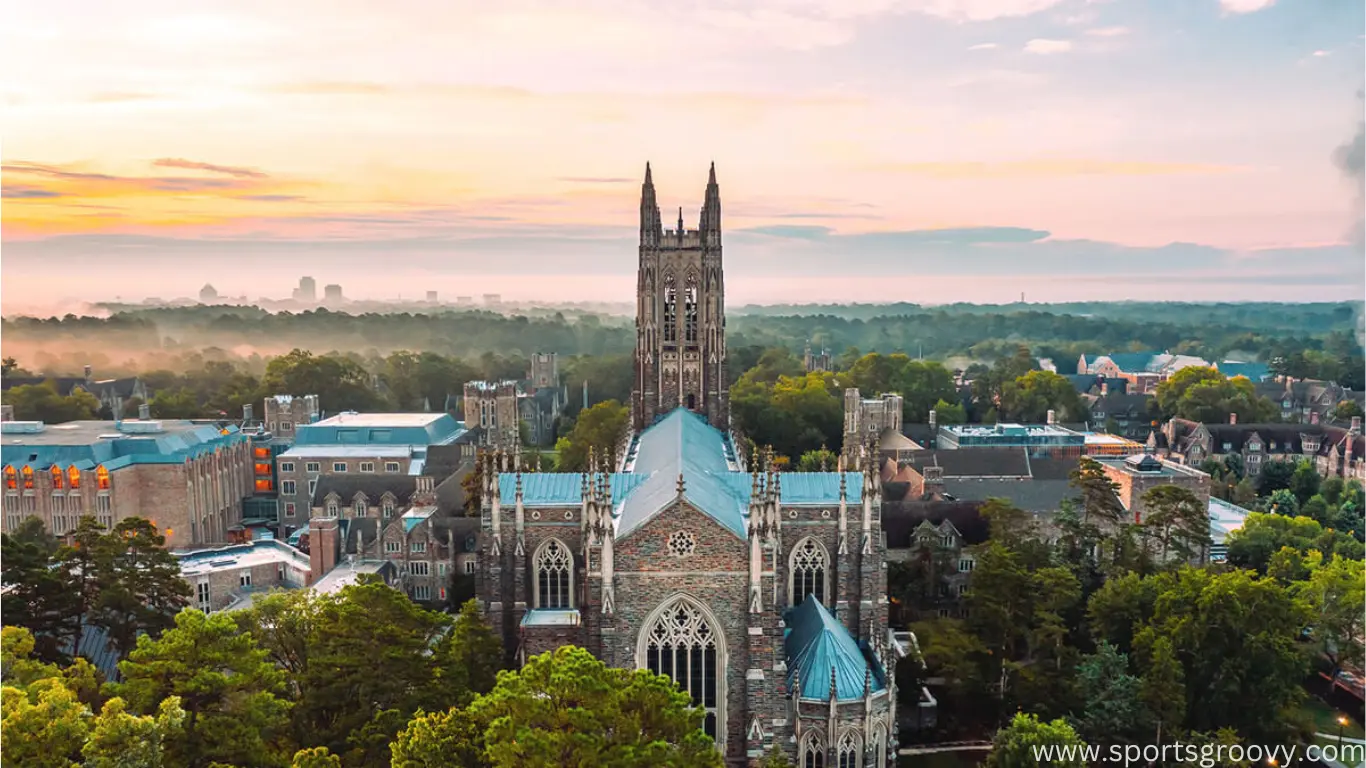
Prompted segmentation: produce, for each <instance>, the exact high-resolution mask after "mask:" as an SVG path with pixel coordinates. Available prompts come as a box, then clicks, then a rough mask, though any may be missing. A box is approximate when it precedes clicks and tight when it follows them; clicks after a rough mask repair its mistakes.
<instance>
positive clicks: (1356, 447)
mask: <svg viewBox="0 0 1366 768" xmlns="http://www.w3.org/2000/svg"><path fill="white" fill-rule="evenodd" d="M1199 427H1200V423H1199V422H1195V421H1189V420H1187V419H1172V420H1171V421H1170V422H1168V424H1167V429H1168V430H1170V432H1171V437H1173V438H1175V439H1174V440H1170V439H1169V441H1168V442H1169V443H1170V448H1171V450H1173V451H1175V452H1177V453H1180V454H1182V455H1184V454H1186V453H1187V452H1189V450H1190V448H1191V446H1192V444H1193V443H1194V439H1193V436H1194V434H1195V432H1196V430H1197V429H1198V428H1199ZM1204 427H1205V429H1206V431H1208V432H1209V435H1210V447H1211V450H1212V452H1213V453H1219V454H1224V453H1242V452H1243V446H1244V445H1245V444H1246V443H1247V442H1248V441H1250V440H1251V439H1252V437H1253V436H1254V435H1255V436H1257V437H1258V438H1260V440H1261V443H1262V450H1261V452H1262V453H1263V454H1265V455H1269V456H1272V457H1279V456H1282V455H1287V454H1289V455H1294V456H1299V455H1301V454H1302V453H1303V446H1304V437H1305V436H1306V435H1309V436H1316V437H1318V438H1319V440H1320V442H1319V450H1318V451H1317V452H1316V454H1317V455H1329V454H1331V453H1333V452H1336V453H1338V454H1343V453H1345V452H1346V447H1347V439H1348V437H1349V432H1348V430H1347V429H1345V428H1343V427H1339V426H1332V425H1323V424H1286V423H1271V424H1205V425H1204ZM1272 442H1275V444H1276V445H1275V447H1274V448H1273V447H1272V446H1271V443H1272ZM1224 443H1228V444H1229V448H1228V449H1227V450H1225V449H1224ZM1364 452H1366V439H1363V436H1362V435H1356V436H1355V438H1354V441H1353V443H1352V455H1354V456H1362V455H1366V453H1364Z"/></svg>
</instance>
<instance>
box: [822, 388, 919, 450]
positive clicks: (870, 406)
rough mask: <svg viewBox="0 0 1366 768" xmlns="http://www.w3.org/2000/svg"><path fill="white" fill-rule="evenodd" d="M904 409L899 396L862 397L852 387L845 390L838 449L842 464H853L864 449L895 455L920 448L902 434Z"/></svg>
mask: <svg viewBox="0 0 1366 768" xmlns="http://www.w3.org/2000/svg"><path fill="white" fill-rule="evenodd" d="M904 411H905V402H904V401H903V400H902V398H901V395H898V394H895V393H892V392H888V393H884V394H882V395H881V396H879V397H863V396H862V395H861V394H860V393H859V391H858V389H856V388H854V387H850V388H849V389H846V390H844V444H843V447H842V449H841V451H840V455H841V457H842V458H843V460H844V466H846V467H852V466H854V464H855V463H856V462H857V461H858V458H859V456H861V455H862V454H863V453H864V452H865V451H866V452H869V453H872V454H874V455H881V456H890V457H892V458H897V457H898V456H899V455H900V454H901V453H903V452H906V451H914V450H916V449H918V448H920V446H919V445H918V444H917V443H916V442H915V441H913V440H911V439H910V438H908V437H906V436H905V435H903V434H901V423H902V419H903V417H904Z"/></svg>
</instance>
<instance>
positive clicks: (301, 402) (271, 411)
mask: <svg viewBox="0 0 1366 768" xmlns="http://www.w3.org/2000/svg"><path fill="white" fill-rule="evenodd" d="M320 414H321V409H320V408H319V406H318V396H317V395H304V396H303V397H293V396H291V395H271V396H270V397H267V398H266V401H265V414H264V415H265V419H264V424H263V425H264V427H265V429H266V431H267V432H270V434H271V435H272V436H273V437H276V438H279V439H281V440H285V441H288V442H293V441H294V434H295V431H296V430H297V429H298V428H299V427H302V426H304V425H306V424H312V423H314V422H316V421H317V420H318V417H319V415H320Z"/></svg>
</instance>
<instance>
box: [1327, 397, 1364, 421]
mask: <svg viewBox="0 0 1366 768" xmlns="http://www.w3.org/2000/svg"><path fill="white" fill-rule="evenodd" d="M1362 415H1363V413H1362V410H1361V404H1359V403H1358V402H1357V401H1355V400H1343V401H1342V402H1340V403H1338V404H1337V407H1336V408H1334V409H1333V417H1334V418H1336V419H1337V420H1338V421H1351V420H1352V419H1354V418H1356V419H1359V418H1361V417H1362Z"/></svg>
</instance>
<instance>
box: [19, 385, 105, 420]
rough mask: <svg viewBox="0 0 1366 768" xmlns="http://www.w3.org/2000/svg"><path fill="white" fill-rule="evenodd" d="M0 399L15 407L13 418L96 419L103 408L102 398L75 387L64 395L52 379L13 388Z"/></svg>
mask: <svg viewBox="0 0 1366 768" xmlns="http://www.w3.org/2000/svg"><path fill="white" fill-rule="evenodd" d="M0 401H3V402H4V403H5V404H6V405H12V406H14V418H16V419H18V420H19V421H42V422H46V423H48V424H60V423H62V422H65V421H80V420H85V419H93V418H95V417H96V416H97V415H98V414H99V411H100V401H99V400H98V399H97V398H96V397H95V396H94V395H92V394H90V393H89V392H86V391H85V390H83V389H79V388H76V389H72V390H71V394H69V395H66V396H62V395H60V394H58V392H57V383H56V382H54V381H50V380H49V381H44V382H43V383H41V384H22V385H20V386H17V387H12V388H10V389H8V390H5V391H4V392H3V393H0Z"/></svg>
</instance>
